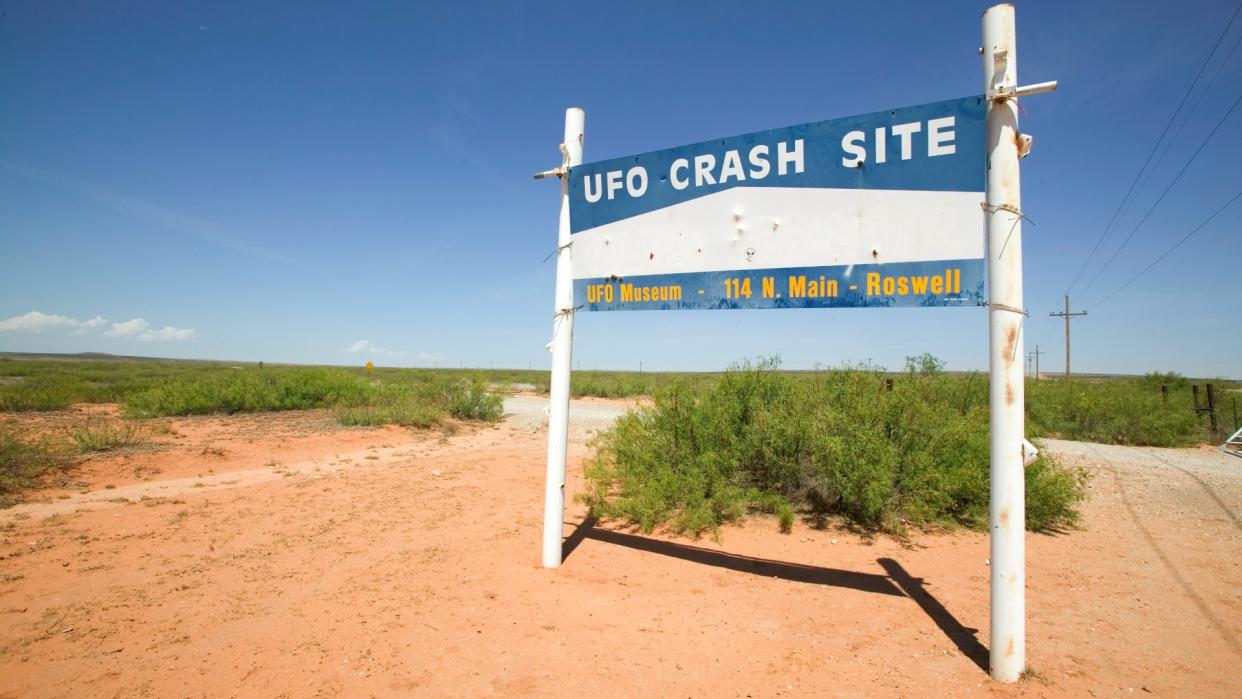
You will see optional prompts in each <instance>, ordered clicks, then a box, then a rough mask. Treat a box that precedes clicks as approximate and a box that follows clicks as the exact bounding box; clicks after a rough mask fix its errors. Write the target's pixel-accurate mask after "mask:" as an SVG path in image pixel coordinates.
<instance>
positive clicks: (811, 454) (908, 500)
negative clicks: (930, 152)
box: [582, 357, 1085, 534]
mask: <svg viewBox="0 0 1242 699" xmlns="http://www.w3.org/2000/svg"><path fill="white" fill-rule="evenodd" d="M910 369H911V371H908V372H907V373H905V374H901V375H889V374H886V373H884V372H882V371H880V370H878V369H875V368H870V367H859V368H846V369H842V370H834V371H830V372H822V373H819V374H816V375H814V376H801V377H798V378H795V377H793V376H791V375H790V374H788V373H782V372H780V371H778V362H777V361H776V360H768V361H763V362H760V363H758V364H753V365H750V364H748V365H744V366H741V367H738V368H736V369H734V370H731V371H729V372H727V373H726V374H724V375H723V376H722V377H720V379H719V381H717V382H715V383H714V384H710V385H700V386H694V385H690V384H687V383H684V382H674V383H673V384H672V385H670V386H669V387H667V388H666V389H664V390H660V391H658V392H657V393H656V395H655V396H654V401H653V404H652V405H651V406H650V407H647V408H643V409H638V410H633V411H631V412H630V413H629V414H627V415H626V416H624V417H622V418H621V419H620V420H619V421H618V422H617V424H616V426H615V427H614V428H613V429H612V430H610V431H608V432H606V433H604V434H602V435H601V436H600V437H599V438H597V441H596V446H597V448H598V451H597V456H596V458H595V459H594V461H593V462H592V463H591V464H590V465H589V466H588V468H587V480H588V492H587V493H586V494H585V495H584V496H583V497H582V499H583V500H584V501H585V502H587V503H588V504H589V505H590V506H591V508H592V510H593V512H594V513H595V514H597V515H599V516H603V517H618V518H622V519H626V520H629V521H631V522H633V523H635V524H636V525H638V526H639V527H640V528H642V529H643V530H644V531H651V530H652V529H653V528H654V527H656V526H659V525H667V526H669V527H670V528H672V529H673V530H676V531H683V532H690V533H695V534H699V533H702V532H707V531H714V530H715V529H716V528H718V527H719V526H720V525H721V524H723V523H725V522H728V521H730V520H734V519H737V518H739V517H741V516H743V515H745V514H747V513H749V512H756V511H758V512H768V513H773V514H777V515H778V519H779V520H780V522H781V526H782V529H785V530H788V527H789V526H791V525H792V520H793V512H794V511H795V510H797V511H800V512H802V513H804V514H806V515H809V516H817V515H827V514H837V515H841V516H844V517H845V518H847V519H848V520H849V521H850V522H853V523H855V524H858V525H861V526H863V527H867V528H870V529H874V530H879V531H886V532H892V533H898V534H900V533H902V532H903V531H904V530H905V529H906V527H907V526H915V527H920V528H934V527H957V526H961V527H967V528H971V529H983V528H986V526H987V520H988V463H989V447H988V410H987V401H986V381H978V382H968V381H963V380H959V379H956V378H950V377H946V376H944V375H943V374H942V373H941V372H940V365H939V363H937V362H934V361H932V362H930V363H929V362H928V358H926V357H924V358H915V359H914V360H913V361H912V363H911V366H910ZM975 384H978V386H976V385H975ZM980 387H981V390H982V393H983V396H982V400H980V399H979V397H978V396H977V393H978V392H979V391H980ZM1026 480H1027V519H1026V525H1027V528H1028V529H1031V530H1033V531H1049V530H1056V529H1061V528H1065V527H1071V526H1073V525H1074V524H1075V523H1076V522H1077V518H1078V505H1079V504H1080V503H1081V502H1082V500H1083V498H1084V497H1085V482H1084V481H1085V475H1084V474H1083V473H1081V472H1078V471H1075V470H1072V469H1067V468H1065V467H1062V466H1060V465H1058V464H1056V463H1055V462H1053V461H1052V460H1050V459H1049V458H1048V457H1041V459H1040V460H1039V461H1037V462H1036V463H1035V464H1034V465H1032V466H1031V467H1030V468H1028V469H1027V471H1026Z"/></svg>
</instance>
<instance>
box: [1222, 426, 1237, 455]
mask: <svg viewBox="0 0 1242 699" xmlns="http://www.w3.org/2000/svg"><path fill="white" fill-rule="evenodd" d="M1220 450H1221V451H1223V452H1225V453H1226V454H1233V455H1234V456H1237V457H1239V458H1242V429H1240V430H1238V431H1237V432H1234V433H1233V436H1232V437H1230V438H1229V439H1227V440H1225V443H1224V444H1222V445H1220Z"/></svg>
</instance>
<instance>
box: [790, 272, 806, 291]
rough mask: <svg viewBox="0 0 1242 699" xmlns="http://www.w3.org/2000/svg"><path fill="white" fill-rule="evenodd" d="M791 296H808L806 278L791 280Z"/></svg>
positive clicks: (798, 277) (793, 278) (799, 277)
mask: <svg viewBox="0 0 1242 699" xmlns="http://www.w3.org/2000/svg"><path fill="white" fill-rule="evenodd" d="M789 295H790V296H806V277H803V276H797V277H790V278H789Z"/></svg>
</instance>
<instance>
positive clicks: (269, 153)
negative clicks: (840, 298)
mask: <svg viewBox="0 0 1242 699" xmlns="http://www.w3.org/2000/svg"><path fill="white" fill-rule="evenodd" d="M987 4H988V3H976V2H942V3H901V2H894V3H885V5H884V9H883V11H880V10H877V9H875V6H874V5H873V4H872V3H855V4H845V3H839V2H832V3H828V2H824V3H805V4H801V3H784V2H772V3H763V4H757V3H734V2H713V3H703V4H696V3H669V2H635V3H621V4H618V3H608V4H598V5H584V6H578V5H575V4H570V3H558V4H550V3H538V2H528V3H512V4H490V3H484V4H476V3H469V2H454V3H435V4H422V3H323V4H319V3H306V2H297V3H277V2H268V3H225V2H202V3H194V2H185V3H156V2H114V3H108V4H103V3H77V2H74V3H57V2H47V3H24V2H23V3H13V2H0V8H2V11H0V15H2V16H0V95H3V101H2V102H0V350H5V351H52V352H77V351H106V352H115V353H123V354H143V355H154V356H167V357H195V358H218V359H230V360H238V361H258V360H265V361H268V362H275V361H285V362H305V363H337V364H357V363H364V362H365V361H367V360H368V359H370V360H374V361H376V362H377V363H379V364H387V365H419V366H429V365H433V364H438V365H439V366H459V365H465V366H480V367H488V366H493V365H494V366H496V367H501V366H509V367H518V368H525V367H527V366H532V367H535V368H546V367H547V366H548V365H549V355H548V353H547V352H546V351H545V350H544V344H545V343H546V342H547V340H548V339H549V337H550V331H551V320H552V318H551V311H552V288H553V281H554V279H553V277H554V263H553V262H552V261H547V262H544V261H543V260H544V258H545V257H546V256H547V255H548V253H550V252H551V251H552V250H553V248H554V247H555V240H556V219H557V206H558V199H559V188H558V186H557V185H556V184H555V183H554V182H549V181H542V182H535V181H532V180H531V178H530V175H531V173H533V172H536V171H539V170H544V169H547V168H551V167H554V166H556V165H558V164H559V161H560V156H559V154H558V152H557V144H558V143H559V142H560V136H561V130H562V125H563V114H564V109H565V107H567V106H581V107H583V108H584V109H585V110H586V141H585V153H586V160H588V161H592V160H602V159H606V158H611V157H617V156H623V155H627V154H631V153H638V152H644V151H649V150H654V149H657V148H664V147H668V146H675V145H679V144H683V143H691V142H696V141H701V140H704V139H708V138H713V137H717V136H727V135H732V134H740V133H745V132H749V131H754V130H759V129H766V128H773V127H778V126H784V125H790V124H797V123H803V122H808V121H817V120H821V119H828V118H833V117H839V116H848V115H851V114H859V113H866V112H872V111H878V110H882V109H887V108H891V107H896V106H903V105H915V104H921V103H925V102H932V101H937V100H942V99H948V98H952V97H959V96H964V95H969V94H975V93H977V92H980V91H981V87H980V85H981V81H982V78H981V75H980V64H979V56H978V55H977V52H976V49H977V47H978V46H979V43H980V37H979V32H980V29H979V15H980V12H981V11H982V10H983V9H984V8H985V7H986V6H987ZM1235 7H1236V5H1235V4H1234V3H1233V2H1232V1H1231V0H1230V1H1222V2H1206V1H1205V2H1187V3H1163V2H1151V3H1142V2H1098V3H1077V2H1073V3H1070V2H1067V3H1052V2H1038V3H1036V2H1027V3H1018V8H1017V10H1018V33H1019V51H1020V78H1021V82H1024V83H1029V82H1038V81H1043V80H1051V79H1057V80H1059V81H1061V90H1060V91H1059V92H1058V93H1056V94H1052V95H1041V96H1037V97H1031V98H1029V99H1027V100H1024V102H1023V107H1024V109H1025V111H1026V113H1027V114H1026V116H1025V117H1024V118H1023V122H1022V124H1023V128H1024V131H1027V132H1029V133H1031V134H1033V135H1034V137H1035V146H1034V151H1033V154H1032V156H1031V157H1030V158H1027V159H1026V160H1024V161H1023V174H1022V177H1023V208H1024V209H1025V210H1026V212H1027V214H1028V216H1029V217H1030V220H1031V221H1032V222H1033V224H1034V225H1030V226H1027V227H1026V229H1025V235H1026V241H1025V261H1026V304H1027V306H1028V308H1030V309H1031V319H1030V321H1028V322H1029V324H1030V327H1029V332H1028V339H1027V344H1028V347H1027V349H1028V350H1030V349H1034V345H1035V344H1036V342H1038V343H1039V344H1040V346H1041V349H1043V350H1044V351H1045V352H1047V354H1045V355H1044V356H1043V359H1042V364H1043V367H1044V368H1045V370H1049V369H1055V368H1056V367H1058V366H1060V365H1061V364H1062V362H1063V361H1064V354H1063V349H1062V347H1063V331H1062V326H1061V324H1060V323H1059V321H1054V322H1049V321H1048V320H1047V313H1048V311H1051V310H1057V309H1059V308H1060V306H1061V303H1062V301H1061V295H1062V294H1063V293H1064V292H1065V290H1066V287H1067V286H1068V285H1069V283H1070V281H1071V279H1073V277H1074V276H1075V273H1076V272H1077V271H1078V269H1079V267H1080V266H1081V264H1082V263H1083V260H1084V259H1085V258H1086V256H1087V254H1088V252H1089V251H1090V250H1091V248H1092V246H1093V245H1094V244H1095V241H1096V240H1097V238H1098V236H1099V235H1100V232H1101V231H1102V230H1103V228H1104V226H1105V224H1106V223H1107V222H1108V220H1109V218H1110V216H1111V215H1112V214H1113V212H1114V211H1115V210H1116V208H1117V206H1118V204H1119V202H1120V201H1121V198H1122V196H1123V195H1124V194H1125V192H1126V189H1127V187H1128V186H1129V185H1130V182H1131V181H1132V180H1133V178H1134V177H1135V175H1136V173H1137V172H1138V170H1139V167H1140V166H1141V165H1142V164H1143V161H1144V159H1145V158H1146V156H1147V153H1148V152H1149V151H1150V149H1151V147H1152V145H1153V144H1154V142H1155V140H1156V138H1157V136H1159V134H1160V131H1161V129H1163V128H1164V125H1165V123H1166V122H1167V120H1168V118H1169V116H1170V115H1171V114H1172V113H1173V110H1174V109H1175V108H1176V106H1177V103H1178V101H1179V100H1180V99H1181V97H1182V94H1183V93H1184V92H1185V90H1186V87H1187V86H1188V85H1189V84H1190V81H1191V79H1192V78H1193V77H1194V75H1195V73H1196V71H1198V69H1199V67H1200V65H1201V63H1202V61H1203V60H1204V58H1205V57H1206V56H1207V53H1208V51H1209V49H1210V48H1211V46H1212V44H1213V42H1215V41H1216V38H1217V36H1218V35H1219V34H1220V32H1221V30H1222V29H1223V28H1224V27H1225V24H1226V23H1227V22H1228V21H1229V18H1230V15H1231V14H1232V13H1233V11H1234V8H1235ZM1239 38H1242V21H1239V22H1238V23H1237V24H1235V25H1234V26H1233V27H1232V28H1231V30H1230V32H1229V35H1228V36H1226V38H1225V40H1224V41H1223V43H1222V44H1221V48H1220V49H1219V51H1218V53H1217V55H1216V57H1215V59H1214V60H1213V62H1212V63H1211V64H1210V65H1209V66H1208V69H1207V71H1206V73H1205V74H1204V77H1203V79H1202V81H1201V83H1200V87H1199V88H1197V89H1196V91H1195V93H1194V94H1192V95H1191V97H1190V99H1189V101H1188V103H1187V105H1186V107H1185V109H1184V111H1183V115H1185V114H1186V113H1188V112H1189V113H1190V118H1189V119H1188V121H1187V122H1186V124H1185V126H1184V127H1181V120H1180V119H1179V121H1178V123H1175V124H1174V127H1173V131H1172V132H1171V133H1177V134H1179V135H1178V137H1177V138H1176V139H1175V140H1174V141H1173V143H1172V146H1171V147H1170V148H1169V150H1168V153H1167V154H1166V155H1165V156H1164V158H1163V159H1162V160H1161V161H1160V164H1159V166H1158V167H1156V168H1155V169H1154V174H1153V175H1152V177H1151V179H1150V181H1148V182H1147V183H1146V184H1145V186H1144V187H1143V188H1141V189H1140V190H1139V194H1138V196H1137V198H1136V200H1135V205H1134V206H1133V207H1132V208H1130V209H1129V210H1128V211H1127V213H1125V214H1124V215H1123V216H1122V217H1121V219H1120V220H1119V224H1118V225H1116V226H1115V228H1114V230H1113V231H1112V233H1111V234H1110V236H1109V239H1108V240H1106V241H1105V244H1104V246H1103V252H1104V256H1103V258H1102V259H1107V257H1108V256H1110V255H1111V254H1112V251H1113V249H1115V247H1116V246H1117V245H1118V244H1119V243H1120V242H1121V240H1122V239H1123V238H1124V237H1125V236H1127V235H1129V234H1130V232H1131V231H1132V230H1133V229H1134V227H1135V225H1136V224H1137V223H1138V222H1139V220H1140V218H1141V217H1142V215H1143V214H1144V213H1145V212H1146V211H1147V209H1148V208H1149V207H1150V205H1151V204H1152V202H1154V201H1155V199H1156V197H1157V196H1159V194H1160V192H1161V191H1162V190H1163V189H1164V188H1165V186H1166V185H1167V183H1168V182H1169V181H1170V180H1171V178H1172V177H1173V176H1174V175H1175V174H1176V173H1177V170H1178V169H1179V168H1180V167H1181V166H1182V164H1184V163H1185V162H1186V160H1187V158H1188V157H1189V156H1190V154H1191V153H1192V152H1193V151H1194V149H1195V148H1196V147H1198V145H1199V143H1200V142H1201V141H1202V139H1203V138H1204V137H1205V136H1206V135H1207V133H1208V131H1210V129H1211V128H1212V126H1213V125H1215V123H1216V122H1217V120H1218V119H1219V118H1220V117H1221V115H1222V114H1224V112H1225V110H1226V109H1228V107H1229V105H1230V104H1231V103H1233V101H1234V100H1235V99H1236V98H1237V96H1238V95H1239V93H1240V91H1242V49H1239V50H1238V51H1234V52H1232V53H1231V49H1233V48H1234V47H1236V45H1237V42H1238V40H1239ZM1226 57H1227V58H1228V62H1227V63H1226V62H1225V59H1226ZM1222 64H1223V67H1221V69H1220V70H1219V72H1217V69H1218V66H1221V65H1222ZM1211 79H1214V80H1215V81H1214V82H1213V83H1212V84H1211V86H1210V87H1211V89H1210V90H1203V88H1204V87H1207V83H1208V81H1209V80H1211ZM1201 94H1202V98H1201V99H1200V95H1201ZM1192 106H1193V107H1194V109H1193V112H1190V110H1191V107H1192ZM1239 152H1242V113H1235V114H1233V115H1232V116H1231V117H1230V118H1229V120H1227V121H1226V122H1225V123H1224V125H1223V126H1222V127H1221V128H1220V131H1219V132H1218V133H1217V134H1216V136H1215V137H1214V138H1213V140H1212V141H1211V142H1210V143H1209V145H1208V147H1207V148H1206V149H1205V150H1204V152H1203V154H1202V155H1200V156H1199V158H1198V159H1197V160H1196V161H1195V163H1194V164H1193V165H1192V166H1191V167H1190V168H1189V169H1188V170H1187V171H1186V174H1185V175H1184V176H1183V177H1182V179H1181V180H1180V181H1179V182H1178V184H1177V185H1176V186H1175V187H1174V188H1173V189H1172V190H1171V191H1170V192H1169V194H1168V196H1167V197H1166V198H1165V200H1164V201H1163V202H1162V203H1161V205H1160V206H1159V207H1158V208H1157V209H1156V210H1155V212H1154V213H1153V214H1152V216H1151V218H1150V219H1149V220H1148V221H1147V222H1146V223H1145V224H1144V225H1143V226H1142V227H1141V228H1140V229H1139V230H1138V231H1137V233H1136V234H1135V235H1134V237H1133V240H1132V241H1131V242H1130V243H1129V245H1127V246H1126V247H1125V248H1124V249H1123V250H1122V251H1121V253H1120V254H1119V255H1118V256H1117V258H1116V260H1115V261H1114V262H1113V263H1112V265H1111V266H1110V267H1109V268H1108V269H1107V270H1106V271H1105V272H1104V273H1103V274H1102V275H1101V276H1100V278H1099V280H1097V281H1096V282H1095V283H1094V285H1092V286H1091V287H1090V288H1089V289H1087V290H1086V292H1085V293H1081V292H1080V291H1079V290H1080V289H1081V288H1082V287H1083V286H1084V283H1083V282H1081V281H1080V282H1079V284H1078V285H1077V287H1076V289H1075V290H1074V292H1073V294H1072V299H1073V305H1074V307H1075V310H1078V309H1079V308H1082V307H1084V306H1085V307H1086V308H1087V309H1088V311H1089V313H1090V315H1089V316H1088V317H1087V318H1085V319H1081V320H1075V321H1074V324H1075V325H1074V331H1073V332H1074V334H1073V338H1074V345H1073V349H1074V368H1075V369H1076V370H1081V371H1096V372H1127V373H1141V372H1145V371H1151V370H1175V371H1180V372H1182V373H1185V374H1189V375H1196V376H1203V375H1206V376H1234V377H1237V376H1242V362H1239V352H1238V348H1239V347H1242V323H1240V322H1239V321H1240V320H1242V310H1240V308H1242V306H1240V304H1239V302H1240V301H1242V272H1239V270H1242V245H1239V241H1240V240H1242V238H1240V237H1239V236H1238V234H1237V232H1238V229H1239V225H1242V202H1239V204H1237V205H1235V206H1234V207H1231V208H1230V209H1228V210H1226V211H1225V212H1224V213H1223V214H1221V215H1220V216H1219V217H1218V218H1217V219H1216V220H1215V221H1214V222H1213V223H1212V224H1210V225H1209V226H1207V227H1205V228H1204V229H1203V230H1202V231H1200V232H1199V233H1198V234H1197V235H1196V237H1195V238H1193V239H1191V241H1190V242H1188V243H1187V244H1186V245H1184V246H1183V247H1182V248H1180V249H1179V250H1177V251H1176V252H1174V253H1173V254H1172V255H1170V256H1169V257H1168V258H1167V259H1165V260H1164V261H1163V262H1162V263H1161V264H1159V265H1158V266H1157V267H1155V268H1154V269H1153V270H1152V271H1151V272H1150V273H1149V274H1148V275H1147V276H1146V277H1144V278H1142V279H1140V280H1139V281H1138V282H1135V283H1134V284H1133V285H1132V286H1131V287H1129V288H1128V289H1127V290H1126V291H1125V292H1123V293H1121V294H1118V295H1117V296H1115V297H1113V298H1112V299H1110V300H1109V301H1108V302H1107V303H1104V304H1103V305H1100V306H1099V307H1098V308H1097V307H1095V306H1094V304H1097V303H1098V302H1099V301H1100V300H1101V299H1102V297H1104V296H1105V295H1106V294H1107V293H1108V292H1110V291H1112V290H1113V289H1114V288H1115V287H1117V286H1119V285H1120V284H1122V283H1123V282H1125V281H1126V280H1127V279H1129V278H1130V277H1131V276H1133V274H1135V273H1136V272H1137V271H1138V270H1140V269H1141V268H1142V267H1144V266H1146V265H1147V263H1148V262H1150V261H1151V260H1152V259H1154V258H1155V257H1156V256H1157V255H1158V254H1160V253H1161V252H1162V251H1164V250H1165V249H1166V248H1167V247H1168V246H1169V245H1171V244H1172V243H1173V242H1174V241H1176V239H1177V238H1180V237H1181V236H1182V235H1183V234H1184V233H1185V232H1187V231H1188V230H1189V229H1190V228H1191V227H1193V226H1194V225H1196V224H1197V223H1199V222H1200V221H1202V220H1203V219H1204V218H1206V217H1207V215H1208V214H1209V213H1211V211H1213V210H1215V209H1216V208H1217V207H1219V206H1220V205H1221V204H1223V203H1224V202H1225V201H1227V200H1228V199H1229V198H1230V197H1232V196H1234V195H1235V194H1237V192H1238V190H1239V189H1242V177H1239V175H1240V174H1242V159H1239V158H1238V157H1237V153H1239ZM1157 156H1158V157H1159V154H1157ZM1102 259H1101V260H1097V261H1096V262H1095V263H1093V265H1092V266H1091V267H1089V268H1088V270H1087V273H1086V274H1085V275H1084V276H1085V277H1086V278H1090V277H1092V276H1093V275H1094V273H1095V271H1096V269H1098V266H1099V264H1100V262H1101V261H1102ZM32 312H37V313H40V314H43V315H41V316H36V315H30V314H31V313H32ZM363 341H366V342H365V344H364V343H363ZM986 348H987V320H986V312H985V311H984V310H983V309H981V308H968V309H953V308H935V309H870V310H868V309H840V310H782V311H697V312H667V313H650V312H645V313H599V314H582V315H580V316H579V317H578V321H577V325H576V333H575V353H574V357H575V364H576V365H578V366H580V367H582V368H584V369H585V368H612V369H633V368H637V367H638V364H639V362H640V361H641V362H643V366H644V368H646V369H669V370H693V369H719V368H721V367H724V366H725V365H727V364H729V363H730V362H732V361H735V360H738V359H741V358H745V357H754V356H758V355H767V354H775V353H779V354H780V355H781V356H782V357H783V358H784V361H785V364H786V366H789V367H793V368H802V367H811V366H814V365H815V364H817V363H818V364H823V365H833V364H840V363H843V362H859V361H867V360H870V361H872V362H876V363H879V364H881V365H885V366H888V367H890V368H894V367H900V366H901V365H902V363H903V358H904V357H905V356H906V355H912V354H917V353H921V352H932V353H934V354H936V355H938V356H940V357H942V358H944V359H945V360H947V362H948V364H949V367H950V368H953V369H985V368H986V363H987V350H986ZM351 350H353V351H351Z"/></svg>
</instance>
